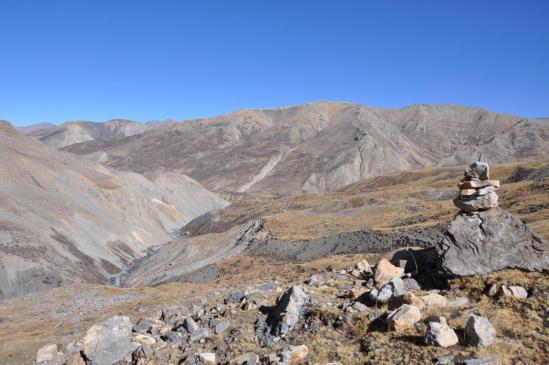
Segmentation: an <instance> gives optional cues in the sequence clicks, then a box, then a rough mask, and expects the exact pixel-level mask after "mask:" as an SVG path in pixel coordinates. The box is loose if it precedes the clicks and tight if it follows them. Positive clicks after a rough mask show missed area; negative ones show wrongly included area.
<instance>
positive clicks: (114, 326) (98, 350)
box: [83, 316, 137, 365]
mask: <svg viewBox="0 0 549 365" xmlns="http://www.w3.org/2000/svg"><path fill="white" fill-rule="evenodd" d="M132 328H133V324H132V323H131V322H130V319H129V317H126V316H114V317H112V318H110V319H108V320H106V321H104V322H103V323H101V324H100V325H94V326H92V327H90V329H89V330H88V331H87V332H86V335H85V336H84V340H83V352H84V355H85V356H86V359H88V362H89V363H91V364H105V365H110V364H114V363H116V362H118V361H121V360H122V359H123V358H124V356H125V355H126V354H128V353H131V352H132V351H133V350H135V348H136V347H137V346H136V345H135V344H133V343H132V342H131V332H132Z"/></svg>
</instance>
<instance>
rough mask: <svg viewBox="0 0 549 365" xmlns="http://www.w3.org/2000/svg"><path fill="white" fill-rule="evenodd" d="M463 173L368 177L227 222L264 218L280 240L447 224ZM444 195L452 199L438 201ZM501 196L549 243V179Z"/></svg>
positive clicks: (245, 208) (248, 203)
mask: <svg viewBox="0 0 549 365" xmlns="http://www.w3.org/2000/svg"><path fill="white" fill-rule="evenodd" d="M548 165H549V161H548V160H543V161H526V162H525V161H522V162H517V163H511V164H504V165H493V166H492V178H493V179H499V180H501V181H503V180H506V179H508V178H509V177H510V176H512V175H513V174H515V173H516V172H517V170H518V169H519V168H527V169H536V168H542V167H546V166H548ZM462 175H463V172H462V168H436V169H434V168H432V169H423V170H417V171H406V172H398V173H394V174H390V175H387V176H380V177H374V178H371V179H367V180H364V181H361V182H359V183H356V184H353V185H350V186H348V187H346V188H344V189H342V190H341V191H338V192H329V193H323V194H304V195H299V196H293V197H282V198H277V199H268V198H254V199H251V200H245V201H241V202H237V203H236V204H234V205H233V206H230V207H228V208H226V209H225V210H224V211H223V213H222V216H223V218H224V219H226V221H227V222H231V221H245V220H246V219H247V218H251V217H256V216H264V217H265V219H266V222H267V227H268V229H269V230H270V231H271V232H272V233H273V234H274V235H275V236H277V237H279V238H283V239H294V240H295V239H308V238H316V237H321V236H326V235H329V234H333V233H338V232H342V231H348V230H358V229H362V228H365V227H368V228H370V229H373V230H377V231H380V232H388V231H392V230H393V229H395V228H399V227H406V228H413V227H427V226H434V225H438V224H446V223H448V222H449V221H451V220H452V218H453V217H454V215H455V214H456V213H457V212H458V209H457V208H456V207H455V206H454V205H453V203H452V200H451V196H452V194H454V193H456V194H457V191H458V189H457V183H458V181H459V180H460V179H461V178H462ZM442 193H445V194H446V196H444V197H443V198H442V199H441V200H435V198H436V196H437V194H442ZM498 195H499V198H500V205H501V207H502V208H503V209H506V210H509V211H510V212H511V213H513V214H514V215H516V216H517V217H518V218H520V219H522V220H524V221H526V222H527V223H529V224H531V225H532V228H534V229H535V230H536V231H537V232H538V233H539V234H541V235H542V236H543V237H544V238H545V239H546V240H549V178H545V179H541V180H537V181H536V180H531V181H520V182H517V183H508V184H502V186H501V188H500V189H499V191H498ZM529 208H534V210H535V211H529Z"/></svg>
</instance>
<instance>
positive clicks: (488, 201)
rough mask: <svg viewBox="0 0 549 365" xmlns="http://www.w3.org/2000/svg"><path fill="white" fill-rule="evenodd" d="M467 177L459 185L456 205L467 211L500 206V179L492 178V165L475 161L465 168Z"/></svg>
mask: <svg viewBox="0 0 549 365" xmlns="http://www.w3.org/2000/svg"><path fill="white" fill-rule="evenodd" d="M464 175H465V177H464V178H463V179H462V180H461V181H460V183H459V184H458V187H459V189H460V191H459V195H458V196H457V197H456V198H455V199H454V205H455V206H456V207H458V208H459V209H461V210H462V211H464V212H467V213H473V212H477V211H482V210H487V209H490V208H495V207H497V206H498V195H497V193H496V191H497V189H498V188H499V180H490V167H489V166H488V164H487V163H486V162H474V163H472V164H471V165H469V166H467V167H466V168H465V173H464Z"/></svg>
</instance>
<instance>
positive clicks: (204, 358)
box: [198, 352, 216, 365]
mask: <svg viewBox="0 0 549 365" xmlns="http://www.w3.org/2000/svg"><path fill="white" fill-rule="evenodd" d="M198 358H199V359H200V361H201V362H202V363H203V364H204V365H215V364H216V361H215V354H214V353H213V352H201V353H199V354H198Z"/></svg>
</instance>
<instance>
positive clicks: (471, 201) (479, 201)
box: [454, 191, 498, 212]
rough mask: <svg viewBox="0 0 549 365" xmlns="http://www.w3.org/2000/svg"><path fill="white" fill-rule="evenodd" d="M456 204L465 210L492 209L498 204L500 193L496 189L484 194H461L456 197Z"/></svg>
mask: <svg viewBox="0 0 549 365" xmlns="http://www.w3.org/2000/svg"><path fill="white" fill-rule="evenodd" d="M454 205H455V206H456V207H458V208H459V209H461V210H463V211H464V212H476V211H479V210H486V209H491V208H495V207H497V206H498V195H497V194H496V193H495V192H494V191H491V192H489V193H486V194H484V195H471V196H462V195H460V196H458V197H456V198H455V199H454Z"/></svg>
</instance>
